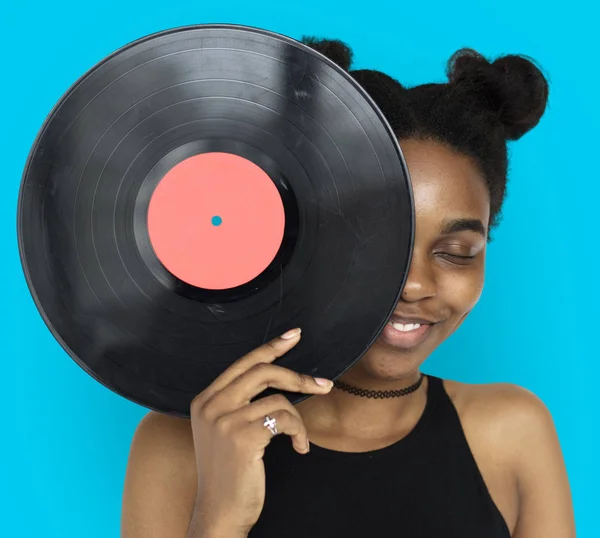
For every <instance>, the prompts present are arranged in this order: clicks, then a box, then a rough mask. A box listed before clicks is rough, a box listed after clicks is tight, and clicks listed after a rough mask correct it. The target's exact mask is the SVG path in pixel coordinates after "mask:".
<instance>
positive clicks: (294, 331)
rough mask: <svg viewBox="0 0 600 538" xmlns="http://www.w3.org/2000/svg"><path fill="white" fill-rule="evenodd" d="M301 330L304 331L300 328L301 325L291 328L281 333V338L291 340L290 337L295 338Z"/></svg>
mask: <svg viewBox="0 0 600 538" xmlns="http://www.w3.org/2000/svg"><path fill="white" fill-rule="evenodd" d="M301 332H302V329H300V327H297V328H295V329H290V330H289V331H288V332H286V333H283V334H282V335H281V338H283V339H284V340H290V339H292V338H294V336H298V335H299V334H300V333H301Z"/></svg>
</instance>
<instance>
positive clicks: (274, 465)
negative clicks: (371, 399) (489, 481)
mask: <svg viewBox="0 0 600 538" xmlns="http://www.w3.org/2000/svg"><path fill="white" fill-rule="evenodd" d="M428 378H429V388H428V394H427V404H426V406H425V411H424V412H423V414H422V416H421V418H420V419H419V422H418V423H417V425H416V426H415V428H413V430H412V431H411V432H410V433H409V434H408V435H407V436H405V437H404V438H403V439H401V440H400V441H398V442H396V443H394V444H392V445H390V446H387V447H384V448H381V449H378V450H374V451H370V452H359V453H353V452H340V451H335V450H330V449H325V448H322V447H319V446H316V445H313V444H311V449H310V452H309V453H308V454H304V455H302V454H298V453H297V452H296V451H295V450H294V449H293V448H292V443H291V440H290V438H289V437H288V436H285V435H278V436H276V437H275V438H274V439H273V440H272V441H271V443H270V445H269V446H268V447H267V449H266V451H265V456H264V462H265V470H266V476H267V482H266V498H265V505H264V508H263V511H262V513H261V515H260V518H259V520H258V522H257V523H256V525H255V526H254V527H253V528H252V530H251V532H250V534H249V538H386V537H397V538H510V532H509V530H508V527H507V526H506V523H505V521H504V518H503V517H502V515H501V513H500V512H499V511H498V508H497V507H496V505H495V504H494V502H493V501H492V498H491V497H490V494H489V492H488V489H487V487H486V485H485V482H484V481H483V478H482V476H481V474H480V472H479V469H478V467H477V464H476V463H475V460H474V458H473V455H472V453H471V450H470V448H469V445H468V443H467V440H466V438H465V435H464V433H463V429H462V426H461V423H460V420H459V417H458V414H457V412H456V409H455V407H454V404H453V403H452V401H451V400H450V398H449V397H448V395H447V393H446V391H445V389H444V385H443V382H442V380H441V379H439V378H437V377H434V376H428Z"/></svg>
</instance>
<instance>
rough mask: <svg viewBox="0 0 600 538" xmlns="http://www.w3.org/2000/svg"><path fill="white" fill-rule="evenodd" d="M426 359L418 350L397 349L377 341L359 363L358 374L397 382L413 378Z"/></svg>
mask: <svg viewBox="0 0 600 538" xmlns="http://www.w3.org/2000/svg"><path fill="white" fill-rule="evenodd" d="M426 358H427V357H426V356H424V355H423V354H422V353H419V351H418V350H416V349H414V350H403V349H395V348H393V347H391V346H390V345H389V344H387V343H385V342H382V341H380V340H377V341H376V342H375V343H374V344H373V345H372V346H371V348H370V349H369V351H367V353H365V355H364V356H363V357H362V359H361V360H360V361H359V362H358V363H357V365H356V370H358V371H357V372H356V373H357V374H360V375H361V376H368V377H370V378H371V379H378V380H381V381H397V380H400V379H406V378H411V377H413V376H414V375H415V373H416V372H417V371H418V370H419V368H420V367H421V365H422V364H423V362H425V359H426ZM353 370H354V368H353Z"/></svg>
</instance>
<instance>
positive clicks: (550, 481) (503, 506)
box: [444, 381, 575, 538]
mask: <svg viewBox="0 0 600 538" xmlns="http://www.w3.org/2000/svg"><path fill="white" fill-rule="evenodd" d="M444 386H445V388H446V392H447V393H448V396H449V397H450V399H451V400H452V401H453V403H454V406H455V407H456V410H457V412H458V415H459V417H460V420H461V423H462V426H463V430H464V432H465V436H466V438H467V441H468V442H469V445H470V446H471V450H472V452H473V455H474V457H475V460H476V461H477V463H478V465H479V467H480V470H481V472H482V475H483V476H484V479H485V481H486V482H487V483H488V489H489V490H490V493H491V494H492V497H493V498H494V500H495V501H496V504H497V505H498V507H499V508H500V510H501V511H502V513H503V514H504V516H505V519H506V520H507V523H508V524H509V527H510V528H511V531H512V535H513V537H514V538H529V537H530V536H546V537H547V538H551V537H552V538H554V537H555V536H556V537H561V538H563V537H564V538H566V537H574V536H575V526H574V516H573V508H572V500H571V491H570V487H569V481H568V477H567V472H566V468H565V463H564V459H563V454H562V450H561V446H560V442H559V439H558V435H557V432H556V427H555V424H554V420H553V418H552V415H551V413H550V411H549V409H548V407H547V406H546V405H545V403H544V402H543V401H542V400H541V399H540V398H539V397H538V396H537V395H535V394H534V393H533V392H531V391H529V390H527V389H525V388H523V387H519V386H517V385H513V384H509V383H493V384H482V385H469V384H464V383H458V382H455V381H444Z"/></svg>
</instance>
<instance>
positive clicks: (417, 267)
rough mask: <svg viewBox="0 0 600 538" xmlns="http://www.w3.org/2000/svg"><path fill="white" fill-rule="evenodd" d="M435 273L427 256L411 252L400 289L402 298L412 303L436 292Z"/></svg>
mask: <svg viewBox="0 0 600 538" xmlns="http://www.w3.org/2000/svg"><path fill="white" fill-rule="evenodd" d="M436 290H437V286H436V280H435V273H434V270H433V267H432V264H431V262H430V260H429V258H428V257H427V256H426V255H419V254H418V253H416V252H413V256H412V260H411V263H410V269H409V270H408V277H407V279H406V283H405V284H404V289H403V290H402V300H403V301H406V302H409V303H414V302H416V301H420V300H422V299H426V298H427V297H433V296H434V295H435V294H436Z"/></svg>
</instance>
